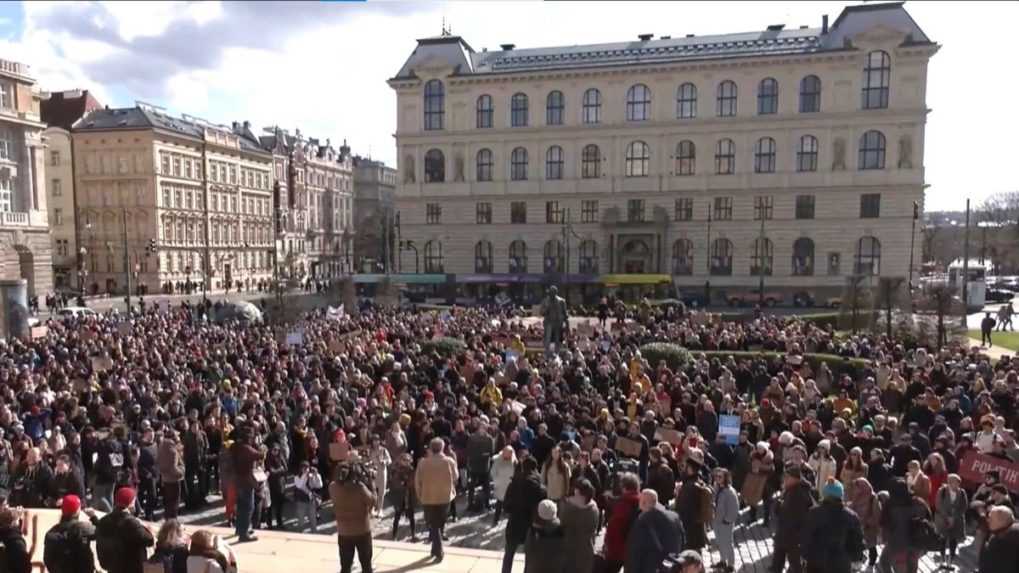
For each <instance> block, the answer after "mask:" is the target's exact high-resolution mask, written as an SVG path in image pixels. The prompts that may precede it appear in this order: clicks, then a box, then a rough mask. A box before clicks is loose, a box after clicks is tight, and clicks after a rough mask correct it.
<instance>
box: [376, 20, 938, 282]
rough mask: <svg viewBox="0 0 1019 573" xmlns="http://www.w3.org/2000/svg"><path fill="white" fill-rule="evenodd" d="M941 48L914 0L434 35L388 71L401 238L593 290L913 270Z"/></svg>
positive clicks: (436, 264)
mask: <svg viewBox="0 0 1019 573" xmlns="http://www.w3.org/2000/svg"><path fill="white" fill-rule="evenodd" d="M937 49H938V46H937V44H935V43H934V42H933V41H931V40H930V39H929V38H928V37H927V36H926V35H925V34H924V32H923V31H922V30H921V29H920V28H919V26H918V25H917V24H916V22H915V21H914V20H913V19H912V18H911V17H910V16H909V14H908V13H907V12H906V11H905V9H904V8H903V7H902V5H901V4H900V3H896V4H881V5H862V6H856V7H849V8H846V9H845V10H844V11H843V12H842V13H841V15H840V16H839V17H838V18H837V19H836V20H835V21H834V22H833V23H832V25H831V26H829V25H828V19H827V16H825V17H824V19H823V24H822V26H821V27H818V28H807V27H801V28H799V29H785V28H784V26H782V25H775V26H768V27H767V28H766V29H764V30H760V31H754V32H748V33H738V34H726V35H717V36H703V37H698V36H693V35H689V36H686V37H682V38H680V37H677V38H671V37H668V36H663V37H661V38H658V39H654V38H653V37H651V36H650V35H643V36H640V37H639V38H638V39H636V40H634V41H630V42H620V43H612V44H599V45H589V46H570V47H550V48H536V49H517V48H516V47H515V46H513V45H509V44H507V45H503V46H502V49H500V50H487V49H486V50H481V51H475V50H474V49H473V48H472V47H471V46H470V45H469V44H468V43H467V42H466V41H465V40H464V39H463V38H460V37H457V36H448V35H444V36H440V37H437V38H428V39H423V40H419V41H418V45H417V48H416V50H415V51H414V53H413V54H412V55H411V56H410V57H409V58H408V59H407V61H406V63H405V64H404V65H403V67H402V68H401V69H400V70H399V71H398V72H397V73H396V75H395V76H394V77H393V78H392V79H390V80H389V84H390V86H391V87H392V88H393V89H394V90H395V92H396V95H397V109H396V113H397V132H396V140H397V150H398V158H399V161H400V163H399V184H398V185H397V189H396V210H397V212H398V213H399V216H400V219H401V235H402V239H404V241H403V245H402V246H403V247H404V248H403V249H401V255H402V256H403V257H406V256H407V255H406V253H404V252H403V251H404V249H406V248H407V247H410V246H413V248H414V250H415V252H414V255H415V256H416V255H417V254H418V253H420V256H421V261H422V265H421V270H422V271H423V272H424V273H432V274H435V275H437V277H438V278H437V279H436V280H437V281H442V282H447V283H448V282H451V280H450V277H449V275H455V277H454V279H453V281H454V282H456V283H461V284H499V285H504V284H509V285H521V284H522V285H526V284H529V283H530V284H541V283H549V282H559V283H566V284H570V285H574V284H576V285H577V286H576V287H573V288H576V289H578V290H584V291H585V292H587V293H588V294H594V293H596V292H597V290H598V289H593V288H591V287H592V286H596V285H602V286H604V285H626V284H642V283H643V284H654V283H659V282H662V281H663V280H664V281H668V282H671V283H674V284H675V285H677V286H678V287H679V288H680V289H686V290H693V289H697V290H698V291H701V292H703V290H702V289H705V287H707V290H709V291H711V292H712V293H714V295H715V296H717V293H719V292H720V291H721V292H730V293H731V292H733V291H737V290H744V291H747V290H753V289H756V288H757V287H758V285H759V284H760V283H761V282H763V283H765V285H766V286H765V288H766V289H768V290H771V289H774V290H777V291H781V292H785V293H787V294H789V295H792V296H796V295H797V294H798V293H801V292H809V293H810V294H811V295H813V296H817V297H821V296H824V295H826V294H830V293H834V292H836V291H839V290H841V289H842V288H843V286H844V285H845V283H846V279H847V277H849V276H866V277H878V276H889V277H893V276H894V277H904V276H906V275H907V273H908V271H909V261H910V260H911V257H910V254H911V253H910V248H911V247H910V245H911V244H913V241H912V239H913V237H911V235H910V228H911V220H912V219H913V217H914V210H915V208H914V204H917V205H918V206H920V207H921V208H922V202H923V194H924V170H923V157H924V128H925V122H926V116H927V113H928V109H927V107H926V86H927V65H928V60H929V59H930V57H931V56H932V55H933V54H934V53H935V52H936V51H937ZM407 241H410V243H408V242H407ZM916 260H917V261H918V260H919V259H918V258H916ZM402 268H403V269H404V270H408V268H409V267H408V265H407V262H406V260H404V261H403V264H402ZM442 276H445V278H442ZM787 300H788V299H787Z"/></svg>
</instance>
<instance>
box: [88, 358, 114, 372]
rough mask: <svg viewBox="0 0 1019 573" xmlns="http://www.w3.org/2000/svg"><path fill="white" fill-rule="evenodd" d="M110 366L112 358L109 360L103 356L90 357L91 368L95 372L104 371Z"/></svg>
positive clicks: (111, 365) (111, 366)
mask: <svg viewBox="0 0 1019 573" xmlns="http://www.w3.org/2000/svg"><path fill="white" fill-rule="evenodd" d="M110 368H113V360H110V359H109V358H106V357H105V356H93V357H92V370H94V371H95V372H106V371H107V370H109V369H110Z"/></svg>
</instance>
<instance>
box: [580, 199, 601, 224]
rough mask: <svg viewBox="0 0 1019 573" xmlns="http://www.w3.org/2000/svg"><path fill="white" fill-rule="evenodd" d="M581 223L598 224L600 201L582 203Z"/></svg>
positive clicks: (592, 200)
mask: <svg viewBox="0 0 1019 573" xmlns="http://www.w3.org/2000/svg"><path fill="white" fill-rule="evenodd" d="M580 222H581V223H597V222H598V201H597V200H594V199H590V200H585V201H581V202H580Z"/></svg>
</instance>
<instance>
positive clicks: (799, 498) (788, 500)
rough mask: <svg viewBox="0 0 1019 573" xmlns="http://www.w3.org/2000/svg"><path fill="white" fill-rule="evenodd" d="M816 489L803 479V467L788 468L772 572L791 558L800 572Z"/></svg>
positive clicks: (792, 566)
mask: <svg viewBox="0 0 1019 573" xmlns="http://www.w3.org/2000/svg"><path fill="white" fill-rule="evenodd" d="M811 491H812V488H811V487H810V485H808V484H807V483H806V482H805V481H803V479H802V474H801V473H800V468H799V467H798V466H791V467H788V468H786V470H785V473H784V483H783V489H782V502H781V504H780V505H779V507H778V530H777V531H776V532H775V542H774V553H773V555H772V558H771V571H772V572H773V573H779V572H781V571H782V570H783V568H784V567H785V562H786V559H787V558H788V560H789V570H790V571H791V572H792V573H800V571H801V570H802V568H801V565H800V563H801V554H800V551H801V549H802V547H801V545H800V543H801V540H802V537H801V534H802V531H803V526H804V524H805V522H806V518H807V512H808V511H809V510H810V509H811V508H812V507H813V506H814V498H813V496H812V494H811Z"/></svg>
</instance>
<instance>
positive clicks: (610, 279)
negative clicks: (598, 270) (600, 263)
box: [598, 273, 672, 285]
mask: <svg viewBox="0 0 1019 573" xmlns="http://www.w3.org/2000/svg"><path fill="white" fill-rule="evenodd" d="M598 282H600V283H602V284H605V285H657V284H668V283H670V282H672V277H671V276H670V275H665V274H649V273H633V274H613V275H602V276H601V277H599V278H598Z"/></svg>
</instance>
